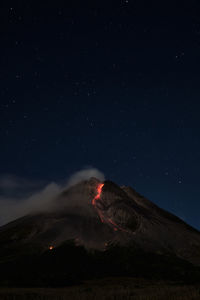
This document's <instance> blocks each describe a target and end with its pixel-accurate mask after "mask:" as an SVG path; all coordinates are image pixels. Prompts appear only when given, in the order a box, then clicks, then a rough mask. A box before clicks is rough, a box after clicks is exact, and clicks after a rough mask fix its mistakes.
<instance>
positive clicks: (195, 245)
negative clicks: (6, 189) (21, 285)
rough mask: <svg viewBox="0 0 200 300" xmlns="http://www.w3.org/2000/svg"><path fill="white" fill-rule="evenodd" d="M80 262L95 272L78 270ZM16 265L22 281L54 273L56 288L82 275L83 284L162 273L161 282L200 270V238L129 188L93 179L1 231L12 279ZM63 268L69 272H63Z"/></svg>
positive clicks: (2, 262) (2, 257) (0, 263)
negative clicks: (64, 280) (94, 279)
mask: <svg viewBox="0 0 200 300" xmlns="http://www.w3.org/2000/svg"><path fill="white" fill-rule="evenodd" d="M81 261H82V262H83V261H84V262H85V264H86V265H85V267H84V268H86V269H89V270H90V271H91V272H90V271H88V273H85V270H82V271H80V270H81V269H82V268H79V267H80V265H81ZM77 262H79V263H78V265H77ZM86 262H87V263H86ZM15 264H16V266H19V265H20V266H21V267H20V268H21V270H23V272H22V273H21V274H25V273H29V271H30V270H32V271H33V270H35V271H34V272H32V271H31V274H37V276H36V277H35V278H40V277H41V276H42V275H41V274H47V273H48V274H49V272H47V270H49V267H47V266H49V265H50V266H51V268H52V269H53V270H54V271H53V273H54V276H53V277H54V281H55V274H57V275H56V276H57V277H56V278H57V279H56V280H57V281H59V282H62V278H65V277H66V276H67V277H66V278H68V279H69V274H71V275H70V276H71V277H70V278H71V279H72V278H74V276H75V274H76V276H77V273H80V272H83V274H84V276H83V277H84V278H86V277H87V276H89V274H90V276H95V275H94V274H96V275H97V276H99V275H100V274H101V275H102V276H103V274H105V275H106V274H107V275H113V274H118V275H126V274H128V275H133V274H136V275H138V274H139V275H141V274H143V275H144V274H145V275H147V274H150V275H152V273H155V274H156V272H157V271H158V270H159V272H158V273H159V276H160V274H161V273H163V272H164V271H163V269H165V273H166V272H167V274H170V272H171V271H170V270H173V272H174V274H175V273H176V271H175V270H178V273H179V274H185V270H193V267H192V264H193V265H196V266H199V265H200V232H198V231H197V230H195V229H194V228H192V227H191V226H189V225H187V224H186V223H185V222H183V221H182V220H181V219H179V218H178V217H176V216H174V215H173V214H171V213H168V212H166V211H165V210H163V209H161V208H159V207H158V206H156V205H155V204H153V203H152V202H151V201H149V200H147V199H145V198H144V197H142V196H141V195H139V194H138V193H137V192H136V191H135V190H133V189H132V188H130V187H125V186H123V187H119V186H117V185H116V184H114V183H113V182H110V181H105V182H103V183H102V182H100V181H99V180H97V179H95V178H91V179H90V180H88V181H83V182H81V183H79V184H77V185H75V186H72V187H71V188H69V189H67V190H65V191H64V192H63V193H62V194H60V195H59V196H58V197H57V198H56V199H55V200H54V205H53V206H51V207H49V208H48V207H47V209H46V211H45V212H44V211H43V212H38V213H35V214H32V215H27V216H24V217H23V218H20V219H17V220H15V221H13V222H11V223H9V224H7V225H5V226H2V227H1V228H0V267H1V269H3V270H4V274H7V277H8V278H9V276H10V275H9V274H10V271H9V270H10V268H13V266H14V265H15ZM63 264H64V265H63ZM95 265H97V267H96V268H95V267H94V266H95ZM22 266H23V267H22ZM27 266H29V267H28V269H27ZM35 266H37V268H38V270H39V273H38V271H36V269H35ZM41 266H43V267H41ZM63 266H64V268H65V269H66V266H67V270H68V271H67V272H66V270H65V271H63V272H64V273H62V272H61V269H62V267H63ZM69 266H71V267H70V268H69ZM73 266H76V267H73ZM23 268H25V269H23ZM41 268H42V270H41ZM155 268H156V270H155ZM194 268H195V267H194ZM16 269H18V267H16ZM70 270H71V271H70ZM196 270H197V269H196V268H195V271H194V272H196ZM70 272H71V273H70ZM134 272H135V273H134ZM192 272H193V271H192ZM198 272H199V271H198ZM140 273H141V274H140ZM186 273H187V272H186ZM189 273H190V272H189ZM13 274H14V273H13ZM58 274H59V275H58ZM61 274H62V275H61ZM63 274H65V275H63ZM66 274H67V275H66ZM155 274H154V275H155ZM18 275H19V274H18V272H17V273H16V276H15V277H14V278H15V279H13V281H14V282H16V280H17V278H18V279H19V276H18ZM12 276H14V275H12ZM23 276H24V275H23ZM23 276H22V277H23ZM31 276H32V275H31ZM45 276H47V275H44V277H45ZM48 276H49V275H48ZM48 276H47V277H48ZM63 276H64V277H63ZM76 276H75V277H76ZM163 276H164V275H163ZM31 278H32V277H31ZM45 278H46V277H45ZM48 278H49V277H48ZM81 278H82V277H81ZM29 279H30V273H29ZM71 279H70V280H71ZM2 280H3V279H2ZM37 280H38V279H37ZM48 280H49V279H48ZM13 281H12V282H13ZM29 282H30V280H29Z"/></svg>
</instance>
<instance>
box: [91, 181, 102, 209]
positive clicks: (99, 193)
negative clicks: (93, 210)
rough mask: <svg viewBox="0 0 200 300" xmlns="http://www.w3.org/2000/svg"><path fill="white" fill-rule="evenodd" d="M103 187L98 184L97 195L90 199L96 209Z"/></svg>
mask: <svg viewBox="0 0 200 300" xmlns="http://www.w3.org/2000/svg"><path fill="white" fill-rule="evenodd" d="M103 187H104V183H100V184H99V185H98V187H97V195H96V196H95V197H94V198H93V199H92V205H94V206H95V207H96V201H97V200H98V199H100V198H101V192H102V189H103Z"/></svg>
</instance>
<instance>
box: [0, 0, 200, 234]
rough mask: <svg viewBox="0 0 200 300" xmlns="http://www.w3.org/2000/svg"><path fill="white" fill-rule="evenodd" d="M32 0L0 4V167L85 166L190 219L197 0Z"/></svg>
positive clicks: (197, 195) (194, 184) (199, 145)
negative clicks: (93, 168)
mask: <svg viewBox="0 0 200 300" xmlns="http://www.w3.org/2000/svg"><path fill="white" fill-rule="evenodd" d="M40 2H42V3H37V1H14V2H12V3H11V2H9V1H6V2H1V4H0V22H1V26H0V32H1V39H0V43H1V46H0V61H1V62H0V140H1V148H0V175H1V176H5V175H12V176H16V177H19V178H25V179H28V180H31V181H40V180H45V181H48V182H50V181H56V182H59V181H60V180H63V179H66V178H68V177H69V176H70V175H71V174H73V173H74V172H76V171H78V170H80V169H82V168H84V167H90V166H93V167H95V168H98V169H99V170H101V171H102V172H103V173H104V174H105V176H106V178H107V179H110V180H112V181H114V182H116V183H117V184H124V185H131V186H132V187H134V188H135V189H136V190H137V191H138V192H139V193H141V194H143V195H145V196H146V197H147V198H149V199H150V200H152V201H153V202H155V203H156V204H158V205H159V206H161V207H163V208H165V209H167V210H169V211H171V212H173V213H175V214H176V215H178V216H179V217H181V218H183V219H184V220H185V221H187V222H188V223H190V224H191V225H193V226H195V227H196V228H198V229H200V219H199V211H200V189H199V167H200V136H199V131H200V117H199V112H200V2H199V1H192V0H188V1H173V2H170V1H166V2H165V1H164V2H163V1H160V4H159V3H157V2H156V1H142V0H138V1H133V0H121V1H119V0H115V1H91V2H88V1H76V0H73V1H59V0H58V1H51V3H49V2H50V1H40ZM3 3H6V4H5V5H4V4H3ZM52 3H53V4H52ZM170 3H171V4H170Z"/></svg>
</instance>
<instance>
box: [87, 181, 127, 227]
mask: <svg viewBox="0 0 200 300" xmlns="http://www.w3.org/2000/svg"><path fill="white" fill-rule="evenodd" d="M103 187H104V183H100V184H99V185H98V186H97V194H96V196H95V197H94V198H93V199H92V205H93V206H94V207H95V209H96V210H97V213H98V215H99V217H100V219H101V222H102V223H107V224H109V225H110V226H111V227H112V228H113V230H114V231H118V230H121V231H124V232H127V231H126V230H125V229H123V228H122V227H121V226H119V225H117V224H116V223H115V222H114V221H113V220H112V219H111V218H106V217H105V215H104V213H103V212H102V211H101V210H100V209H99V207H98V205H97V201H98V200H100V199H101V194H102V190H103Z"/></svg>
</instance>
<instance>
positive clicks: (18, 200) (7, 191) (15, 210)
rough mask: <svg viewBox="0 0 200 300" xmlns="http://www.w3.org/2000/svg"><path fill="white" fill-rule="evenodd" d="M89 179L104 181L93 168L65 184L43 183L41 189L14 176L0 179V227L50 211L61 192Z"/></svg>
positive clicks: (37, 185) (35, 183)
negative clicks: (25, 217)
mask: <svg viewBox="0 0 200 300" xmlns="http://www.w3.org/2000/svg"><path fill="white" fill-rule="evenodd" d="M91 177H96V178H97V179H99V180H101V181H103V180H104V175H103V173H101V172H100V171H99V170H97V169H95V168H87V169H83V170H80V171H78V172H76V173H75V174H73V175H72V176H71V177H70V178H69V179H68V180H67V181H65V182H66V183H65V184H58V183H55V182H51V183H48V184H47V183H46V184H45V185H44V183H43V188H41V185H42V183H41V182H39V183H37V182H31V181H29V180H25V179H21V178H17V177H16V176H3V177H1V178H0V192H1V194H0V226H1V225H4V224H6V223H8V222H10V221H12V220H15V219H17V218H19V217H22V216H25V215H27V214H30V213H35V212H40V211H42V212H44V211H49V210H52V209H53V208H54V207H55V199H56V197H57V196H58V195H59V194H60V193H62V191H64V190H65V189H66V188H68V187H70V186H72V185H75V184H77V183H78V182H80V181H83V180H88V179H90V178H91ZM13 194H14V195H13ZM69 204H70V203H69Z"/></svg>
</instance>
